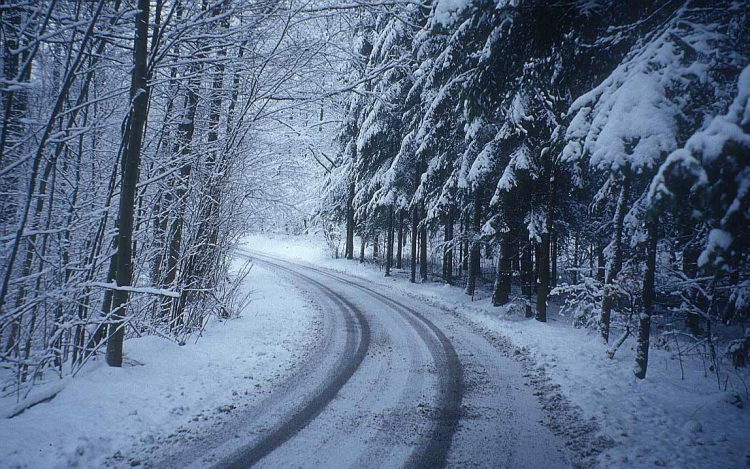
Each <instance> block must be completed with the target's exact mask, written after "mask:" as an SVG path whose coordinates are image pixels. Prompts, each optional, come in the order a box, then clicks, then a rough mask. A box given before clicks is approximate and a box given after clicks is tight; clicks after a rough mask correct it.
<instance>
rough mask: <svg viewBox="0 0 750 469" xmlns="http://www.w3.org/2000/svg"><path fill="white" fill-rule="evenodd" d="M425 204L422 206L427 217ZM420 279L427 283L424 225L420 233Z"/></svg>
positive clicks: (425, 229)
mask: <svg viewBox="0 0 750 469" xmlns="http://www.w3.org/2000/svg"><path fill="white" fill-rule="evenodd" d="M424 212H425V209H424V204H423V205H422V217H423V219H424V215H425V213H424ZM419 278H420V280H421V281H422V282H426V281H427V226H425V225H424V224H423V226H422V229H421V230H420V231H419Z"/></svg>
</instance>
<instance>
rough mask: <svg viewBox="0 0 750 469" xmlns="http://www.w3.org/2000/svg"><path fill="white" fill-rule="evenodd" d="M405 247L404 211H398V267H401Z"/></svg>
mask: <svg viewBox="0 0 750 469" xmlns="http://www.w3.org/2000/svg"><path fill="white" fill-rule="evenodd" d="M403 247H404V212H403V211H401V210H399V211H398V241H397V242H396V268H397V269H401V254H402V251H403Z"/></svg>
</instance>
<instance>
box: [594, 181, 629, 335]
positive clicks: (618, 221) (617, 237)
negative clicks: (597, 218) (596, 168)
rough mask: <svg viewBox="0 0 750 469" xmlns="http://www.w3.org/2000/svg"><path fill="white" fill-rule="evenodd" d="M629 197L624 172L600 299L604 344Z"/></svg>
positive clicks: (600, 325)
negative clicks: (611, 258)
mask: <svg viewBox="0 0 750 469" xmlns="http://www.w3.org/2000/svg"><path fill="white" fill-rule="evenodd" d="M629 195H630V172H629V171H626V172H625V177H624V178H623V181H622V187H621V188H620V196H619V197H618V199H617V209H616V210H615V220H614V222H615V232H614V233H613V235H612V244H613V245H614V246H613V247H614V250H615V252H614V256H615V257H614V259H613V260H612V262H609V263H608V264H607V275H606V277H605V280H604V283H605V286H604V296H603V297H602V307H601V310H600V312H599V334H600V335H601V336H602V339H604V342H605V343H606V342H609V325H610V321H611V313H612V301H613V295H612V292H611V291H610V290H611V288H608V287H609V286H610V285H612V284H613V283H614V281H615V277H617V274H619V273H620V269H621V268H622V227H623V222H624V221H625V211H626V210H625V208H626V205H627V203H628V197H629Z"/></svg>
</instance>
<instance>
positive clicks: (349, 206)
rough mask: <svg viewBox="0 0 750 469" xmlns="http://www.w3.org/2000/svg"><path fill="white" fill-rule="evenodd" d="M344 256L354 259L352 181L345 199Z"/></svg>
mask: <svg viewBox="0 0 750 469" xmlns="http://www.w3.org/2000/svg"><path fill="white" fill-rule="evenodd" d="M344 257H346V258H347V259H354V183H353V182H352V183H350V184H349V196H348V197H347V199H346V246H345V248H344Z"/></svg>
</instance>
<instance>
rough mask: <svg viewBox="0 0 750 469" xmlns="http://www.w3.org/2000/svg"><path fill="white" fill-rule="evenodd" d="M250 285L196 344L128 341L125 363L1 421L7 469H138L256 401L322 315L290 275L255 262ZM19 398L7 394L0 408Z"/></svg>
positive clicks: (1, 456) (0, 459) (97, 368)
mask: <svg viewBox="0 0 750 469" xmlns="http://www.w3.org/2000/svg"><path fill="white" fill-rule="evenodd" d="M244 288H245V289H252V296H251V298H252V302H251V303H250V305H249V307H248V308H246V310H245V311H242V313H241V316H240V317H239V318H237V319H230V320H227V321H218V320H214V321H212V322H211V323H209V324H208V326H207V327H206V329H205V331H204V333H203V336H202V337H201V338H200V339H198V340H197V342H196V341H195V338H193V339H191V340H190V341H189V342H188V344H187V345H185V346H179V345H177V344H176V343H175V342H173V341H170V340H168V339H165V338H160V337H156V336H150V337H141V338H137V339H130V340H127V341H126V343H125V347H124V348H125V365H124V366H123V367H122V368H110V367H107V366H106V365H104V364H103V361H101V360H100V361H98V362H97V363H94V364H92V365H91V366H90V367H88V368H87V369H85V370H84V371H82V372H81V373H80V374H79V376H77V377H76V378H74V379H71V380H68V381H66V382H65V387H64V388H63V390H62V391H61V392H60V393H59V394H58V395H57V396H56V397H54V398H53V399H52V400H50V401H49V402H45V403H41V404H38V405H36V406H34V407H32V408H30V409H28V410H26V411H25V412H23V413H22V414H20V415H18V416H16V417H14V418H3V419H0V466H1V467H3V468H6V467H8V468H33V469H36V468H64V467H102V466H103V465H104V464H105V460H107V459H108V458H109V462H110V463H119V464H120V465H128V466H137V465H140V464H141V459H142V458H143V457H144V456H145V453H144V452H145V451H147V450H148V449H149V447H152V446H153V444H154V443H156V442H157V441H162V440H165V439H166V440H168V439H169V437H170V436H172V435H174V434H175V433H177V432H181V431H184V429H181V428H180V427H181V426H183V425H186V424H187V423H188V422H191V421H203V420H208V421H209V423H210V421H211V420H212V419H217V418H221V416H222V415H225V414H227V413H228V412H230V411H231V409H233V408H234V405H235V403H236V402H237V401H238V400H240V399H242V400H243V401H247V400H249V399H250V400H251V399H253V398H254V396H255V395H256V394H258V393H260V392H262V391H263V390H265V389H266V388H267V387H268V386H269V385H270V384H269V383H270V382H273V381H275V380H277V379H279V378H280V377H282V376H283V374H284V373H286V372H287V370H289V368H290V364H291V363H294V362H296V361H298V359H299V356H300V355H301V354H302V351H303V350H304V348H305V347H306V344H307V343H308V342H309V341H310V340H313V339H314V338H313V337H311V336H310V334H309V333H308V332H309V331H310V329H311V325H312V323H313V321H314V320H315V316H316V314H317V313H316V310H315V309H313V308H312V307H311V306H309V305H308V304H307V302H306V301H305V299H304V297H303V296H302V295H301V294H300V293H298V292H296V290H295V289H294V288H293V287H291V285H290V284H289V283H288V281H286V280H284V279H282V278H280V277H277V276H276V275H274V274H272V273H270V272H269V271H267V270H264V269H261V268H259V267H258V266H255V267H253V269H252V271H251V273H250V275H249V276H248V277H247V278H246V279H245V285H244ZM45 386H51V387H54V386H59V383H55V382H52V383H49V384H48V385H45ZM15 404H16V403H15V400H13V399H7V400H5V401H3V402H2V404H1V405H2V409H1V410H3V411H6V410H8V409H12V408H13V407H14V406H15Z"/></svg>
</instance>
